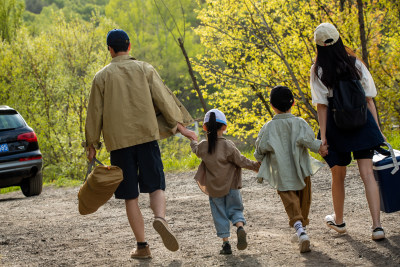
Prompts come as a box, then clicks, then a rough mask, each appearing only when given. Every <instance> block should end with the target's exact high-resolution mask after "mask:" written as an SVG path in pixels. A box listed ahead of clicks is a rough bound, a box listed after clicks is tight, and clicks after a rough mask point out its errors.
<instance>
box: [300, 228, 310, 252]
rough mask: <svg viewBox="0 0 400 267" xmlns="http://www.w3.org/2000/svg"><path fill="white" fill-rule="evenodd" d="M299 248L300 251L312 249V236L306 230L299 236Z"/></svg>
mask: <svg viewBox="0 0 400 267" xmlns="http://www.w3.org/2000/svg"><path fill="white" fill-rule="evenodd" d="M299 249H300V253H304V252H309V251H311V249H310V238H309V237H308V235H307V234H306V233H305V232H303V233H301V234H300V236H299Z"/></svg>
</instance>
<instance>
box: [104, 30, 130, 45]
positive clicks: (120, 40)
mask: <svg viewBox="0 0 400 267" xmlns="http://www.w3.org/2000/svg"><path fill="white" fill-rule="evenodd" d="M114 44H129V36H128V34H127V33H126V32H125V31H123V30H120V29H114V30H111V31H109V32H108V33H107V45H114Z"/></svg>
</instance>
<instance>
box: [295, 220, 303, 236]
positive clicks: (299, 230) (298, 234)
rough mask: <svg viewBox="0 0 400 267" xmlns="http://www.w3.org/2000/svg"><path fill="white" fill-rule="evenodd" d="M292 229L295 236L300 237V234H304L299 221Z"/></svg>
mask: <svg viewBox="0 0 400 267" xmlns="http://www.w3.org/2000/svg"><path fill="white" fill-rule="evenodd" d="M293 227H294V229H295V230H296V233H297V236H300V235H301V233H304V229H303V224H302V223H301V221H297V222H295V223H294V225H293Z"/></svg>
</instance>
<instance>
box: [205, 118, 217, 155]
mask: <svg viewBox="0 0 400 267" xmlns="http://www.w3.org/2000/svg"><path fill="white" fill-rule="evenodd" d="M206 126H207V140H208V154H212V153H214V151H215V145H216V142H217V138H218V136H217V131H218V125H217V121H216V117H215V113H214V112H211V113H210V119H209V121H208V122H207V124H206Z"/></svg>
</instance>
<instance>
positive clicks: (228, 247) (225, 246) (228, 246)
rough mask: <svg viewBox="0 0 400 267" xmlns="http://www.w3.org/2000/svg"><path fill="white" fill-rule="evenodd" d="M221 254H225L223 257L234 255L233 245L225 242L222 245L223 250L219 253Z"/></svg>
mask: <svg viewBox="0 0 400 267" xmlns="http://www.w3.org/2000/svg"><path fill="white" fill-rule="evenodd" d="M219 254H223V255H229V254H232V248H231V244H229V243H228V242H224V243H223V244H222V249H221V250H220V251H219Z"/></svg>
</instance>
